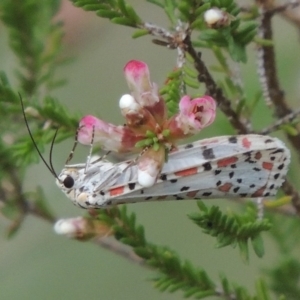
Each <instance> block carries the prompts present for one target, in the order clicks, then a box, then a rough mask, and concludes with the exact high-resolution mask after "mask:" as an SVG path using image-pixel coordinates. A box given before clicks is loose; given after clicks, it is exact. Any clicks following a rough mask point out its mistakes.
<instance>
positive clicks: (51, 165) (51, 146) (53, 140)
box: [49, 128, 60, 181]
mask: <svg viewBox="0 0 300 300" xmlns="http://www.w3.org/2000/svg"><path fill="white" fill-rule="evenodd" d="M58 130H59V128H57V129H56V130H55V133H54V137H53V139H52V142H51V145H50V153H49V164H50V167H51V169H52V171H53V174H54V175H55V177H56V178H57V179H58V176H57V174H56V172H55V169H54V167H53V163H52V154H53V147H54V142H55V140H56V136H57V133H58ZM58 180H59V179H58ZM59 181H60V180H59Z"/></svg>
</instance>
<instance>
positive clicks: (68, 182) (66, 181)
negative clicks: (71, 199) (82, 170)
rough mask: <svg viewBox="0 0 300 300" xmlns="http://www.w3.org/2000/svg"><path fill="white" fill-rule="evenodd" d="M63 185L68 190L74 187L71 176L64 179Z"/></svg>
mask: <svg viewBox="0 0 300 300" xmlns="http://www.w3.org/2000/svg"><path fill="white" fill-rule="evenodd" d="M63 184H64V186H65V187H66V188H68V189H70V188H71V187H73V186H74V179H73V178H72V177H71V176H67V177H66V178H65V179H64V181H63Z"/></svg>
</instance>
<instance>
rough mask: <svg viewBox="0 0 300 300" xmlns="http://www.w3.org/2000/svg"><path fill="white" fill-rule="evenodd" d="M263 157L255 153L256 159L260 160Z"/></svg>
mask: <svg viewBox="0 0 300 300" xmlns="http://www.w3.org/2000/svg"><path fill="white" fill-rule="evenodd" d="M261 157H262V154H261V153H260V152H259V151H258V152H256V153H255V156H254V158H255V159H257V160H260V159H261Z"/></svg>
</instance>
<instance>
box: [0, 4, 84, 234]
mask: <svg viewBox="0 0 300 300" xmlns="http://www.w3.org/2000/svg"><path fill="white" fill-rule="evenodd" d="M59 6H60V1H58V0H54V1H33V0H22V1H20V0H15V1H8V0H3V1H1V2H0V11H1V15H0V17H1V20H2V22H3V24H5V25H6V27H7V29H8V33H9V35H8V36H9V44H10V47H11V49H12V51H13V52H14V54H15V56H16V57H17V59H18V61H19V66H16V70H15V74H16V79H17V81H18V85H17V86H12V84H11V83H10V82H15V80H13V79H9V78H8V77H7V76H6V74H5V73H4V72H3V71H1V73H0V118H1V121H0V130H1V134H2V137H3V139H1V141H0V157H1V170H0V180H1V182H2V185H1V186H0V194H1V195H2V196H3V197H2V196H1V197H2V199H1V200H2V201H3V205H2V206H1V212H2V214H3V215H4V216H6V218H8V219H9V220H10V221H11V225H10V226H9V228H8V230H7V232H8V236H9V237H11V236H13V235H14V234H15V233H16V232H17V231H18V229H19V228H21V225H22V222H23V220H24V219H25V216H26V215H27V214H28V213H32V214H35V215H37V216H40V217H42V218H44V219H46V220H49V221H51V222H53V220H54V217H53V215H52V214H51V213H50V209H48V208H47V204H46V202H45V201H43V199H44V195H43V194H42V191H41V190H39V189H38V190H37V191H35V192H31V193H29V194H28V195H29V196H28V198H27V197H25V195H24V193H23V187H22V186H23V179H24V175H25V174H26V168H27V167H28V166H29V165H30V164H32V163H33V162H36V161H37V157H38V153H37V151H36V149H35V148H34V145H33V143H32V140H31V139H30V136H29V134H28V132H27V129H26V127H25V126H24V118H23V113H22V107H21V103H20V96H19V93H21V94H22V98H23V102H24V106H25V107H26V109H25V110H26V112H27V117H28V123H29V126H30V130H31V132H32V135H33V137H34V140H35V141H36V144H37V145H38V147H39V150H40V151H41V152H43V150H44V149H45V146H46V145H47V144H49V143H52V142H53V136H54V130H52V129H56V128H57V127H59V128H60V130H59V133H58V135H57V139H56V141H55V142H59V141H62V140H64V139H66V138H67V137H70V136H73V135H74V132H75V130H76V127H77V122H78V121H77V120H78V117H73V116H71V115H70V113H68V110H67V109H65V108H64V107H63V106H62V105H61V104H60V103H59V102H58V101H57V100H56V99H54V98H53V97H51V96H50V95H49V92H50V91H51V90H52V89H53V88H55V87H58V86H59V85H61V84H62V82H63V81H62V80H56V79H55V71H56V69H57V67H59V66H61V65H62V63H64V62H65V61H66V60H65V59H64V58H63V57H61V54H60V53H61V49H62V37H63V31H62V27H61V24H59V23H57V22H56V23H55V22H54V21H53V18H54V16H55V14H56V13H57V11H58V9H59ZM41 95H43V96H41ZM41 102H42V103H43V104H41ZM8 124H9V126H8ZM29 198H30V200H29Z"/></svg>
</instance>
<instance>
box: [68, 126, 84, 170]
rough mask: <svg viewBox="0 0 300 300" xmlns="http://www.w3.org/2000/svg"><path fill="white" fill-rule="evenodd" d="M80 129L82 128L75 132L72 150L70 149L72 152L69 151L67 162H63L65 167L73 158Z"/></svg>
mask: <svg viewBox="0 0 300 300" xmlns="http://www.w3.org/2000/svg"><path fill="white" fill-rule="evenodd" d="M82 127H83V126H80V127H78V128H77V130H76V134H75V141H74V145H73V148H72V150H71V152H70V154H69V156H68V158H67V160H66V162H65V165H67V164H68V163H69V162H70V161H71V159H72V158H73V156H74V151H75V149H76V147H77V144H78V134H79V130H80V129H81V128H82Z"/></svg>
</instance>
